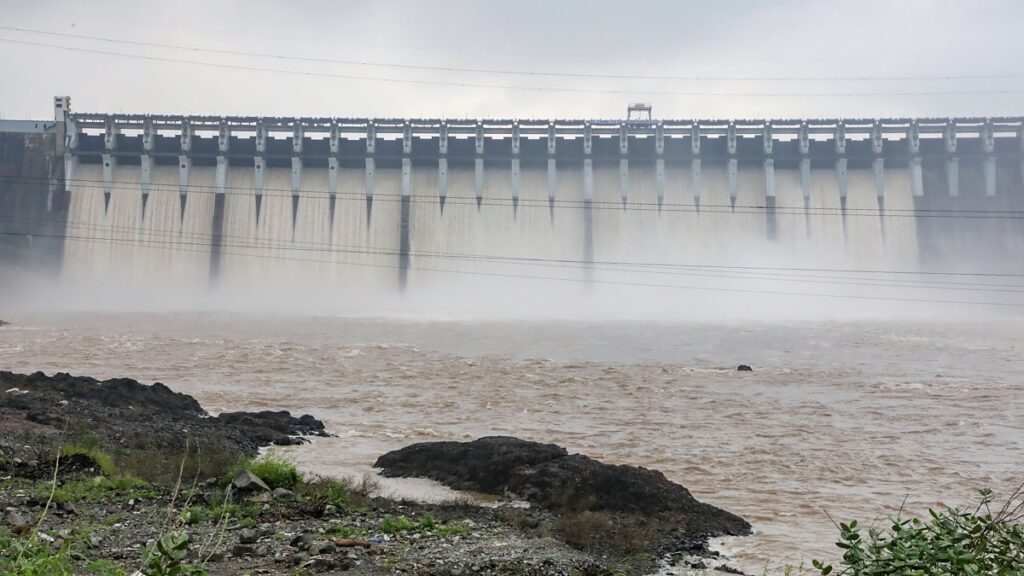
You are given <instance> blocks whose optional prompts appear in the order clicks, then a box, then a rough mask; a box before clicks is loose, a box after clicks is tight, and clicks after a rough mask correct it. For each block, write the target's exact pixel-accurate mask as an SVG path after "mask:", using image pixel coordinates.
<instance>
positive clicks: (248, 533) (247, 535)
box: [238, 528, 259, 544]
mask: <svg viewBox="0 0 1024 576" xmlns="http://www.w3.org/2000/svg"><path fill="white" fill-rule="evenodd" d="M257 540H259V535H258V534H257V533H256V531H255V530H252V529H249V528H244V529H242V530H239V532H238V543H239V544H255V543H256V541H257Z"/></svg>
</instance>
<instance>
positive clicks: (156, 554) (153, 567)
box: [139, 532, 207, 576]
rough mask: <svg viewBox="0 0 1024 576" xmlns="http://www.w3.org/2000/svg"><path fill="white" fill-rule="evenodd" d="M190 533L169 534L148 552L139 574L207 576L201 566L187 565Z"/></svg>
mask: <svg viewBox="0 0 1024 576" xmlns="http://www.w3.org/2000/svg"><path fill="white" fill-rule="evenodd" d="M186 556H188V533H186V532H168V533H167V534H164V535H163V536H161V537H160V539H159V540H157V541H156V544H155V545H154V546H153V547H152V548H149V549H148V550H146V554H145V556H144V557H143V560H142V568H140V569H139V572H141V573H142V576H206V574H207V572H206V569H204V568H203V567H202V566H200V565H195V564H186V563H185V557H186Z"/></svg>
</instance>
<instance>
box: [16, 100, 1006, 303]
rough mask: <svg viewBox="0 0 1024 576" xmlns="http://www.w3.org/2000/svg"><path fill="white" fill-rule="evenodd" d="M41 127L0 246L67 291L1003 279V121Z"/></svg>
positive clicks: (297, 291) (155, 120)
mask: <svg viewBox="0 0 1024 576" xmlns="http://www.w3.org/2000/svg"><path fill="white" fill-rule="evenodd" d="M56 120H57V122H55V123H53V124H52V127H51V128H48V130H47V132H46V134H44V135H43V136H39V137H38V138H43V139H44V140H45V139H47V138H48V139H49V140H45V141H46V144H45V146H43V145H42V144H39V143H38V142H43V141H44V140H39V139H38V138H37V137H36V136H29V135H17V134H5V135H4V136H3V138H4V139H5V140H3V141H4V142H8V141H17V140H18V139H19V138H20V139H21V140H22V141H24V142H35V144H32V146H34V148H32V149H33V150H39V149H40V146H43V147H44V148H45V147H49V148H48V150H47V151H46V153H45V154H39V153H37V156H38V157H39V158H40V160H39V162H38V163H37V164H31V163H29V164H24V163H23V165H21V166H20V167H19V166H18V165H16V163H14V164H10V163H8V160H7V158H8V156H9V155H10V153H8V152H5V156H4V158H5V160H4V162H5V164H4V166H5V168H4V174H3V175H4V178H3V183H2V184H0V186H2V187H0V202H2V203H0V206H2V212H0V221H2V222H3V223H2V226H4V228H3V229H2V230H5V231H7V232H8V233H9V234H8V235H7V236H5V237H4V240H3V244H2V245H3V246H5V247H6V248H5V251H4V252H3V253H2V254H3V258H4V259H7V260H11V259H12V258H14V256H12V251H18V252H19V253H23V252H24V249H25V246H24V243H25V242H26V241H25V239H24V238H25V237H27V236H30V235H31V236H34V237H35V238H36V239H37V240H35V241H36V242H38V240H39V239H42V238H45V239H47V243H48V244H47V245H48V248H46V250H41V249H37V250H35V251H34V252H31V251H30V253H32V254H34V257H35V258H36V259H42V260H45V261H46V262H47V263H48V265H49V266H51V267H55V268H59V270H60V275H61V277H62V278H63V279H65V280H66V281H71V282H74V283H75V285H76V286H79V287H81V288H82V289H83V290H85V289H97V290H101V291H102V290H115V289H116V290H122V291H123V290H126V289H128V290H132V291H136V292H141V293H145V294H149V295H152V296H153V297H157V296H159V295H161V294H164V293H173V294H175V295H177V296H183V295H188V294H200V293H204V292H208V291H209V290H211V288H212V289H214V290H215V291H222V292H224V293H229V294H230V293H246V294H253V293H260V292H262V291H267V292H268V293H284V294H290V295H302V294H308V295H311V296H310V297H312V295H320V296H323V297H326V298H333V297H342V296H344V297H349V296H353V297H354V296H366V295H373V294H376V293H379V292H381V291H384V290H405V291H406V292H407V293H408V292H416V291H430V290H445V289H446V286H448V285H450V283H452V282H462V281H470V280H473V279H481V278H485V279H490V280H489V281H492V282H495V283H499V284H501V285H511V286H514V285H515V284H516V283H517V282H519V281H521V280H523V279H524V278H525V279H534V280H536V279H542V280H548V281H551V282H555V283H561V284H564V283H569V284H583V285H586V284H590V283H598V284H600V283H610V284H616V283H621V284H630V283H639V284H643V283H645V282H649V281H650V280H649V278H650V277H651V275H655V276H657V275H660V274H671V275H672V276H673V277H674V278H676V279H678V278H679V277H680V276H683V277H685V276H687V274H689V273H691V272H692V274H691V275H694V276H699V275H700V274H701V273H706V272H707V270H709V269H717V270H719V273H720V274H730V273H735V274H739V276H737V278H738V279H739V280H741V281H742V279H743V276H742V272H743V271H744V270H750V269H762V268H766V269H776V268H778V269H780V270H782V271H786V270H789V271H793V270H800V269H803V268H807V269H812V270H818V271H828V270H833V271H843V270H876V271H877V270H881V271H885V270H891V271H898V272H900V273H907V272H916V271H921V272H926V271H928V270H929V269H931V268H936V267H942V268H944V269H948V268H949V266H950V263H951V262H957V263H958V264H957V265H958V266H968V267H970V268H971V269H972V270H982V269H985V270H989V269H1000V270H1004V269H1008V268H1012V269H1014V270H1018V271H1021V270H1022V269H1024V267H1022V262H1024V259H1022V258H1021V256H1022V255H1024V225H1022V221H1024V173H1022V170H1024V163H1022V158H1024V154H1022V151H1024V132H1022V127H1021V121H1020V119H921V120H913V119H903V120H864V121H862V120H846V121H843V120H822V121H787V120H774V121H669V120H665V121H618V120H617V121H596V120H594V121H588V120H579V121H563V120H557V121H533V120H530V121H527V120H518V121H517V120H483V121H441V120H404V119H398V120H391V119H376V120H370V119H343V118H337V119H297V118H237V117H228V118H213V117H185V116H153V115H106V114H77V113H71V112H70V111H69V110H68V109H67V103H66V101H63V102H62V99H58V110H57V118H56ZM33 138H36V139H35V140H33ZM5 150H7V148H5ZM44 160H45V161H44ZM44 164H45V165H46V166H47V168H46V169H43V168H41V166H43V165H44ZM19 234H22V236H19ZM19 243H21V244H20V246H19ZM55 245H59V248H60V249H56V248H55V247H54V246H55ZM15 246H18V248H17V249H15V248H14V247H15ZM18 258H21V261H23V260H24V258H23V257H18ZM637 271H640V272H641V273H642V274H643V281H642V282H636V273H637Z"/></svg>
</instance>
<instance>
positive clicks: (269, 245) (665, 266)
mask: <svg viewBox="0 0 1024 576" xmlns="http://www.w3.org/2000/svg"><path fill="white" fill-rule="evenodd" d="M0 223H4V221H0ZM6 223H8V224H42V225H46V223H45V222H39V221H32V220H7V221H6ZM66 226H67V227H70V228H75V229H84V230H86V231H90V230H91V231H97V232H110V233H122V234H123V233H125V232H127V233H129V234H139V233H145V234H149V235H151V236H159V237H162V238H157V240H160V241H170V239H168V238H167V237H168V236H176V237H181V238H187V239H196V240H204V241H205V243H204V245H206V246H212V240H213V237H214V235H213V234H212V233H203V232H184V231H181V232H178V231H177V230H167V229H163V230H160V229H148V230H147V229H146V228H145V227H144V226H115V225H104V224H96V223H89V222H82V221H71V222H67V223H66ZM117 231H121V232H117ZM22 234H23V235H25V236H30V235H33V233H32V232H23V233H22ZM221 238H222V239H237V240H240V241H242V242H244V243H245V244H241V245H237V246H244V247H246V248H252V249H269V250H281V251H300V252H301V251H310V252H336V253H345V254H360V255H385V256H399V255H400V252H399V251H397V250H396V249H394V248H380V247H375V246H372V245H345V244H338V243H334V242H314V241H288V240H284V239H263V238H258V237H255V236H243V235H237V234H221ZM98 240H102V238H98ZM124 240H127V239H124ZM409 255H410V256H412V257H421V258H439V259H460V260H469V261H481V262H491V263H505V264H522V265H540V266H556V267H557V266H569V267H574V268H586V269H592V268H595V267H600V266H612V267H613V268H605V270H611V271H619V272H621V271H625V272H630V271H632V272H637V273H653V274H660V273H669V274H679V275H700V274H693V272H694V271H697V272H700V273H702V274H704V275H711V276H713V274H709V272H714V273H716V274H718V276H719V277H723V278H737V277H739V278H753V279H775V278H772V277H777V278H779V279H780V281H784V280H792V281H802V280H805V279H808V278H810V279H811V280H816V279H833V280H840V281H844V282H845V281H851V280H853V281H858V282H854V284H857V285H875V286H885V287H894V288H900V287H905V288H906V287H916V286H913V285H911V286H907V284H908V283H909V284H918V285H922V287H925V288H928V287H929V286H925V285H932V286H936V287H938V288H937V289H956V288H958V287H963V288H978V289H980V290H983V291H1004V290H988V289H989V288H1012V289H1017V288H1024V286H1022V285H1017V284H991V283H970V282H951V281H948V280H938V281H935V280H922V279H913V278H911V279H906V280H904V279H903V278H884V277H883V278H877V277H875V278H860V277H857V276H853V277H850V276H824V275H821V274H820V272H830V271H835V269H821V268H792V267H748V266H725V265H711V264H684V263H666V262H634V261H615V260H592V261H587V260H579V259H557V258H541V257H516V256H503V255H487V254H466V253H451V252H423V251H417V250H412V251H410V252H409ZM664 270H667V271H668V272H662V271H664ZM675 270H684V271H685V272H674V271H675ZM778 272H784V273H781V274H780V273H778ZM865 272H870V273H882V274H893V275H895V274H899V275H904V278H905V277H906V275H910V274H913V275H932V276H940V275H941V276H949V275H959V276H987V274H983V273H964V272H937V271H931V272H921V271H904V270H885V271H863V270H856V269H850V270H841V271H839V272H838V273H845V274H863V273H865ZM787 273H788V274H787ZM723 274H733V276H723ZM742 274H746V275H747V276H737V275H742ZM802 274H813V276H810V277H808V276H806V275H802ZM992 276H1000V277H1021V276H1024V274H992ZM861 280H869V281H870V282H872V284H866V283H865V284H861V283H860V282H859V281H861ZM880 282H885V283H887V284H880ZM837 283H843V282H837ZM1005 291H1006V292H1015V291H1016V290H1005Z"/></svg>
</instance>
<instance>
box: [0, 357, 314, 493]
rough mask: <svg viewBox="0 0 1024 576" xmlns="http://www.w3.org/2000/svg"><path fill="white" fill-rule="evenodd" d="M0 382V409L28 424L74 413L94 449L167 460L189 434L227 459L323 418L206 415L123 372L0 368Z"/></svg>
mask: <svg viewBox="0 0 1024 576" xmlns="http://www.w3.org/2000/svg"><path fill="white" fill-rule="evenodd" d="M2 390H9V391H11V392H10V393H8V394H0V411H4V412H5V413H6V414H13V417H15V418H22V419H24V420H26V421H27V422H29V423H31V424H32V425H33V426H30V427H28V428H29V429H35V428H36V426H35V425H40V426H47V427H50V428H55V429H58V430H63V429H64V428H66V427H67V424H68V421H69V419H70V420H71V421H77V420H82V421H86V422H89V424H90V428H91V430H95V432H96V435H97V437H98V438H97V440H98V446H99V447H100V448H102V449H105V450H115V451H125V452H129V453H130V452H153V451H161V452H166V453H167V456H168V458H169V459H174V460H176V459H177V458H178V457H179V456H180V451H181V447H182V446H184V445H185V444H186V442H187V440H188V439H189V438H204V439H205V445H206V447H208V448H212V449H213V452H210V454H214V453H216V454H217V457H218V458H222V459H224V460H231V459H235V458H240V457H252V456H255V455H256V454H257V453H258V450H259V448H260V447H262V446H269V445H271V444H273V443H275V442H276V443H287V444H294V443H296V442H301V441H302V440H301V439H298V440H296V439H293V437H295V436H303V435H314V434H315V435H325V434H326V432H325V431H324V426H323V423H322V422H320V421H319V420H317V419H316V418H314V417H313V416H310V415H308V414H307V415H302V416H297V417H296V416H292V415H291V414H290V413H288V412H284V411H282V412H270V411H265V412H255V413H248V412H232V413H227V414H221V415H219V416H217V417H215V418H210V417H208V414H207V413H206V411H205V410H203V408H202V406H200V405H199V403H198V402H197V401H196V400H195V399H194V398H192V397H191V396H188V395H186V394H179V393H177V392H174V391H172V390H171V389H169V388H168V387H167V386H164V385H163V384H161V383H155V384H152V385H146V384H142V383H139V382H138V381H136V380H132V379H129V378H119V379H111V380H105V381H100V380H96V379H94V378H88V377H77V376H71V375H69V374H65V373H57V374H54V375H53V376H47V375H46V374H43V373H42V372H36V373H33V374H15V373H12V372H6V371H0V391H2ZM204 450H205V449H204ZM51 464H52V463H51ZM22 468H25V467H19V469H18V470H16V471H15V472H16V473H17V474H18V475H19V476H22V477H26V478H35V477H36V476H45V474H32V473H31V471H29V470H23V469H22ZM50 470H51V471H52V468H50ZM41 472H47V471H46V470H43V471H41Z"/></svg>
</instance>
